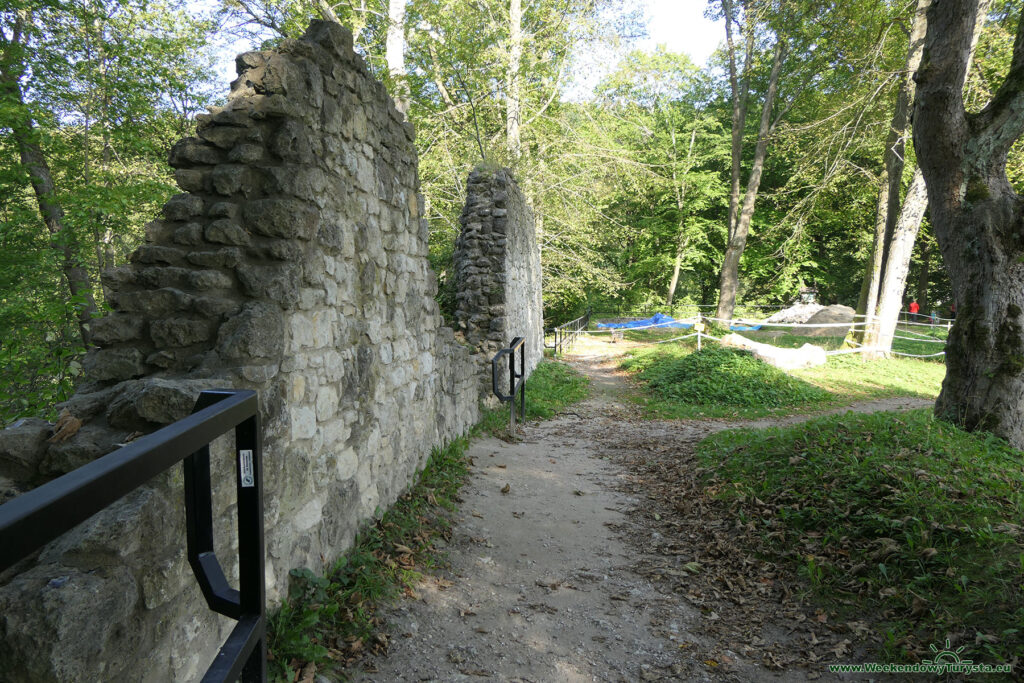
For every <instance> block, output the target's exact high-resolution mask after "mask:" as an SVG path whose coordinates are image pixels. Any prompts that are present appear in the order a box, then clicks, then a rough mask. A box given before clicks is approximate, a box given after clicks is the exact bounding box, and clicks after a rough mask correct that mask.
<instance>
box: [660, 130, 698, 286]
mask: <svg viewBox="0 0 1024 683" xmlns="http://www.w3.org/2000/svg"><path fill="white" fill-rule="evenodd" d="M671 126H672V122H671V121H669V127H671ZM670 132H671V133H672V155H673V157H674V156H675V146H676V134H675V131H670ZM696 141H697V123H696V122H694V125H693V130H692V131H690V148H689V149H688V150H687V151H686V173H689V172H690V168H691V167H692V164H693V144H694V143H695V142H696ZM673 161H674V159H673ZM672 185H673V186H674V189H675V192H676V211H678V212H679V234H678V237H677V238H676V260H675V264H674V265H673V267H672V281H671V282H669V284H668V296H666V297H665V301H666V303H667V304H668V305H669V306H671V305H672V299H674V298H675V295H676V286H677V285H678V284H679V271H680V270H682V267H683V255H684V254H685V253H686V247H687V246H688V245H689V244H690V240H689V238H688V237H687V236H686V220H685V219H684V217H683V209H684V207H685V206H686V175H685V174H684V175H683V180H682V182H681V183H680V181H679V180H678V179H677V178H676V170H675V165H673V167H672Z"/></svg>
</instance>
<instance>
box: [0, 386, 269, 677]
mask: <svg viewBox="0 0 1024 683" xmlns="http://www.w3.org/2000/svg"><path fill="white" fill-rule="evenodd" d="M232 427H233V428H234V430H235V450H236V459H235V462H236V477H235V479H236V481H235V484H236V488H237V511H238V562H239V588H238V589H237V590H236V589H234V588H231V586H230V585H229V584H228V581H227V579H226V578H225V576H224V571H223V569H222V568H221V566H220V563H219V562H218V560H217V556H216V555H215V553H214V549H213V511H212V510H213V508H212V494H211V481H210V442H211V441H213V440H214V439H216V438H217V437H218V436H220V435H222V434H224V433H225V432H227V431H228V430H229V429H231V428H232ZM179 462H182V464H183V469H184V474H185V521H186V532H187V547H188V561H189V565H191V567H192V571H193V572H194V573H195V576H196V580H197V582H198V583H199V586H200V588H201V589H202V592H203V596H204V597H205V598H206V602H207V604H208V605H209V606H210V609H212V610H213V611H215V612H218V613H219V614H223V615H224V616H227V617H230V618H232V619H235V620H237V621H238V624H237V625H236V626H235V628H234V630H232V632H231V634H230V635H229V636H228V639H227V641H226V642H225V643H224V645H223V646H222V647H221V649H220V652H218V654H217V656H216V658H215V659H214V661H213V663H212V664H211V665H210V668H209V669H208V670H207V672H206V675H205V676H204V677H203V681H204V682H206V683H212V682H214V681H234V680H239V679H241V680H243V681H246V682H249V681H260V682H263V681H266V680H267V668H266V659H267V658H266V650H267V648H266V600H265V586H264V541H263V462H262V438H261V431H260V416H259V402H258V400H257V396H256V392H254V391H249V390H230V389H229V390H216V391H204V392H202V394H200V396H199V400H198V401H196V405H195V409H194V411H193V414H192V415H190V416H188V417H186V418H184V419H182V420H179V421H177V422H175V423H173V424H170V425H168V426H166V427H164V428H162V429H159V430H157V431H155V432H153V433H152V434H149V435H147V436H143V437H140V438H139V439H138V440H136V441H133V442H132V443H130V444H128V445H126V446H123V447H121V448H119V449H118V450H116V451H114V452H112V453H109V454H107V455H105V456H103V457H101V458H98V459H96V460H94V461H92V462H90V463H88V464H87V465H83V466H82V467H79V468H78V469H76V470H73V471H71V472H68V473H67V474H65V475H63V476H61V477H58V478H57V479H54V480H53V481H50V482H48V483H46V484H43V485H42V486H39V487H38V488H36V489H33V490H32V491H29V492H28V493H25V494H22V495H20V496H18V497H17V498H14V499H13V500H11V501H9V502H7V503H4V504H3V505H0V571H3V570H4V569H7V568H8V567H11V566H12V565H14V564H15V563H17V562H19V561H21V560H23V559H24V558H26V557H28V556H29V555H30V554H32V553H33V552H35V551H36V550H39V549H40V548H42V547H43V546H44V545H46V544H47V543H49V542H50V541H52V540H54V539H56V538H57V537H58V536H60V535H61V534H63V533H65V532H66V531H68V530H70V529H71V528H73V527H74V526H75V525H77V524H79V523H81V522H83V521H85V520H86V519H87V518H89V517H90V516H92V515H93V514H95V513H97V512H99V511H101V510H103V509H104V508H106V507H108V506H110V505H111V504H113V503H114V502H116V501H117V500H119V499H120V498H122V497H123V496H125V495H127V494H128V493H131V492H132V491H134V490H135V489H137V488H139V487H140V486H142V485H143V484H145V483H146V482H147V481H149V480H150V479H152V478H153V477H154V476H156V475H158V474H160V473H161V472H163V471H165V470H167V469H169V468H171V467H172V466H174V465H176V464H177V463H179Z"/></svg>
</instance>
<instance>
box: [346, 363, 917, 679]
mask: <svg viewBox="0 0 1024 683" xmlns="http://www.w3.org/2000/svg"><path fill="white" fill-rule="evenodd" d="M606 360H607V359H604V358H593V357H591V358H586V357H584V358H578V359H577V360H576V361H575V365H576V366H577V367H578V368H579V369H580V370H582V371H584V372H586V373H587V374H588V375H589V376H590V377H591V387H592V391H591V396H590V398H588V399H587V400H586V401H584V402H583V403H580V404H577V405H576V406H573V407H572V408H571V409H570V410H571V412H566V413H564V414H563V415H561V416H559V417H558V418H556V419H553V420H550V421H547V422H541V423H532V424H528V425H526V427H525V428H524V430H523V433H522V438H521V440H520V441H519V442H518V443H507V442H504V441H500V440H497V439H493V438H488V439H481V440H477V441H475V442H474V443H473V444H472V445H471V447H470V449H469V452H468V455H469V456H470V457H471V458H472V461H473V463H474V466H473V468H472V475H471V477H470V480H469V482H468V483H467V484H466V486H465V487H464V488H463V490H462V494H461V495H462V498H463V502H462V503H461V505H460V512H459V519H458V520H457V522H456V524H455V527H454V529H453V534H452V538H451V543H450V545H449V546H448V547H447V548H446V549H445V552H446V553H447V556H448V560H449V563H450V566H449V568H448V569H447V570H446V571H444V572H442V573H440V574H437V575H434V576H429V577H427V578H426V579H425V580H424V582H423V583H422V584H421V585H419V586H418V587H417V589H416V599H408V598H407V599H404V600H401V601H399V602H398V603H397V604H395V605H393V606H391V607H390V608H386V609H384V610H383V611H382V613H381V616H382V617H384V619H385V621H386V622H387V623H388V624H389V627H388V628H389V632H390V634H391V647H390V651H389V653H388V654H387V655H386V656H381V657H376V658H370V659H367V660H365V661H364V662H362V664H361V666H360V668H359V670H357V671H349V672H348V673H349V675H351V676H352V677H353V679H354V680H357V681H463V680H490V681H537V682H539V681H645V680H682V681H766V680H769V681H804V680H837V679H835V678H832V677H830V676H829V675H828V674H824V673H823V669H822V667H821V666H820V665H819V666H811V667H809V668H808V667H807V665H806V664H807V662H806V659H804V660H802V663H803V665H804V668H792V667H791V666H789V665H788V662H791V661H793V660H792V658H790V659H785V657H783V659H781V660H780V656H782V654H783V653H785V652H787V651H790V650H792V651H796V650H801V651H802V650H805V649H806V648H807V646H806V643H807V642H811V643H813V644H815V645H819V644H820V647H824V648H826V651H827V648H829V647H832V646H833V645H835V643H837V642H838V643H842V642H843V640H842V635H843V632H844V629H839V628H836V629H833V631H834V632H829V628H826V627H825V626H821V627H820V628H818V629H817V631H810V632H808V630H807V629H806V628H803V627H802V625H803V624H805V623H806V622H807V621H808V620H807V616H806V615H805V614H804V611H802V607H801V608H799V609H789V610H788V611H785V610H782V609H781V608H780V609H779V610H778V613H777V614H776V613H775V612H773V611H771V610H769V611H767V612H766V611H765V610H764V609H763V608H764V605H759V606H757V608H756V609H758V610H760V611H758V612H756V613H752V612H749V611H746V610H750V609H753V607H751V603H752V602H753V603H756V602H757V600H756V599H755V600H753V601H751V600H744V599H742V598H731V599H724V598H723V599H722V601H721V602H722V603H723V604H722V605H716V604H713V602H712V604H709V603H708V601H707V599H706V596H707V595H717V594H718V591H717V589H708V590H705V591H703V592H702V591H700V590H698V589H697V588H696V587H694V588H692V589H691V588H690V587H688V586H689V584H686V583H685V579H687V578H688V575H687V574H686V573H685V572H682V571H678V570H673V569H671V566H683V565H682V564H680V563H681V562H683V560H685V559H687V558H688V557H691V556H693V557H697V556H699V557H703V555H702V553H704V551H705V548H704V546H703V545H701V544H706V543H707V540H706V539H703V540H702V539H691V540H690V541H689V543H690V544H691V545H692V546H693V547H688V546H687V539H686V537H685V535H684V534H680V537H679V538H677V539H673V543H672V544H666V543H665V538H664V536H663V534H664V533H665V531H664V530H663V529H662V530H660V531H659V530H657V529H660V527H658V526H657V525H653V526H652V525H650V524H647V521H650V520H651V519H659V520H660V519H661V515H658V514H656V513H654V512H651V510H653V509H655V507H656V501H651V500H649V499H648V497H647V496H646V495H644V493H643V491H644V489H643V487H641V486H637V485H636V481H637V480H636V477H635V475H634V474H631V473H630V471H629V468H628V467H627V466H626V465H625V464H623V463H624V461H625V460H628V459H629V458H630V457H635V456H636V455H637V454H636V453H630V452H626V451H628V450H629V449H630V448H636V449H642V448H647V449H652V448H654V447H652V446H651V444H652V443H654V444H662V445H663V447H662V446H658V447H657V448H660V449H661V450H665V449H670V450H673V451H674V452H676V453H687V452H691V451H692V447H693V446H694V445H695V444H696V443H698V442H699V441H700V440H701V439H703V438H704V437H706V436H707V435H708V434H710V433H711V432H713V431H716V430H719V429H724V428H728V427H731V426H739V423H729V422H723V421H702V422H685V423H684V422H658V421H650V420H641V419H639V416H638V415H637V414H636V408H635V406H634V405H633V404H631V403H629V402H628V401H622V400H620V399H621V397H622V394H623V392H625V391H628V390H629V388H628V385H627V384H626V382H625V380H624V379H623V378H622V377H621V375H620V374H619V373H618V372H617V371H616V370H615V369H614V365H613V364H608V363H606V362H605V361H606ZM922 404H923V403H922V402H919V401H913V400H905V399H902V400H899V401H885V402H872V403H871V404H864V405H859V406H855V407H854V409H857V410H865V411H867V410H891V409H906V408H912V407H918V406H919V405H922ZM801 419H807V417H806V416H803V417H797V418H784V419H782V420H765V421H758V422H750V423H742V424H743V425H744V426H747V425H750V426H768V425H771V424H779V423H780V422H787V423H788V422H794V421H798V420H801ZM631 444H634V445H633V446H631ZM638 452H639V450H638ZM719 523H721V522H719ZM712 526H713V524H712ZM691 536H693V534H691ZM659 548H660V550H659ZM665 548H669V550H666V549H665ZM666 553H668V554H669V555H666ZM669 556H671V557H670V559H671V560H672V561H673V562H675V564H673V565H671V566H670V564H668V563H667V560H666V558H667V557H669ZM652 568H653V569H652ZM665 572H668V574H666V573H665ZM673 572H674V573H673ZM707 573H710V571H709V572H707ZM669 575H671V576H677V575H678V576H679V577H682V578H680V579H679V580H676V581H665V580H663V579H665V578H666V577H668V576H669ZM700 578H701V580H702V581H705V582H706V583H708V582H711V581H713V580H714V577H710V576H704V577H700ZM726 578H728V577H726ZM708 585H710V583H709V584H708ZM701 595H703V596H705V598H701V597H699V596H701ZM748 597H749V596H748ZM755 597H756V596H755ZM726 602H728V603H729V604H728V605H726V604H724V603H726ZM811 609H812V608H811V606H807V610H808V613H809V614H811V616H812V619H811V621H812V622H813V612H809V610H811ZM819 626H820V625H819ZM845 643H846V645H841V646H840V648H841V649H838V650H837V651H836V653H835V654H836V656H837V657H838V660H837V659H836V657H833V658H832V661H857V659H856V658H852V657H851V656H847V655H848V654H849V655H853V654H856V651H857V646H856V643H853V644H851V641H850V640H849V639H847V640H846V641H845ZM851 647H852V648H853V649H852V651H850V648H851ZM810 656H811V657H812V660H811V661H812V662H816V661H818V660H817V658H816V656H815V655H813V654H811V655H810ZM822 661H824V660H822ZM780 662H781V663H780Z"/></svg>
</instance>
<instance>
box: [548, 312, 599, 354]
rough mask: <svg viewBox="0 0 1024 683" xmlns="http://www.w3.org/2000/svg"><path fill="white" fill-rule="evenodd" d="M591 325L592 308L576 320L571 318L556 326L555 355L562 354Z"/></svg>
mask: <svg viewBox="0 0 1024 683" xmlns="http://www.w3.org/2000/svg"><path fill="white" fill-rule="evenodd" d="M588 327H590V310H587V312H586V313H585V314H583V315H581V316H580V317H578V318H576V319H575V320H570V321H569V322H567V323H563V324H561V325H559V326H558V327H556V328H555V345H554V347H553V348H554V349H555V355H556V356H560V355H562V353H563V352H565V351H566V350H568V349H569V347H571V346H572V344H573V342H575V341H576V338H577V337H579V336H580V335H581V334H583V333H584V332H586V330H587V328H588Z"/></svg>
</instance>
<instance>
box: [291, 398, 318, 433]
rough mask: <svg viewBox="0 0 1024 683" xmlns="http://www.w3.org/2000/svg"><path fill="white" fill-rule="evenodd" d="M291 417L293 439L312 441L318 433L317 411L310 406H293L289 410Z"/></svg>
mask: <svg viewBox="0 0 1024 683" xmlns="http://www.w3.org/2000/svg"><path fill="white" fill-rule="evenodd" d="M289 415H290V417H291V438H292V439H311V438H313V434H315V433H316V411H314V410H313V408H311V407H309V406H292V407H290V408H289Z"/></svg>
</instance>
